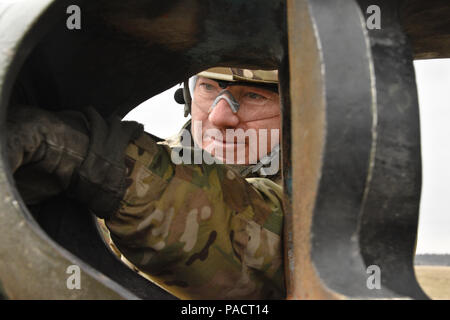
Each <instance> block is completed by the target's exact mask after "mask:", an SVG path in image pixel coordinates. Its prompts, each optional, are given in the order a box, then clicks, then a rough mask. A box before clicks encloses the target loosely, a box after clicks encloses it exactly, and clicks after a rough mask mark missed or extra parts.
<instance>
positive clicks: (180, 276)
mask: <svg viewBox="0 0 450 320" xmlns="http://www.w3.org/2000/svg"><path fill="white" fill-rule="evenodd" d="M126 166H127V168H128V173H127V175H128V176H127V185H128V188H127V191H126V194H125V197H124V198H123V200H122V203H121V206H120V209H119V210H118V211H117V212H116V213H115V214H114V215H113V216H112V217H111V218H109V219H108V220H107V221H106V225H107V227H108V229H109V231H110V233H111V238H112V240H113V242H114V244H115V245H116V246H117V248H118V249H119V250H120V251H121V253H122V254H123V255H124V256H125V257H126V259H127V260H128V261H130V262H131V263H132V264H133V265H134V266H136V267H137V269H138V270H140V272H142V273H144V274H145V275H146V276H147V277H148V278H150V279H151V280H152V281H154V282H155V283H156V284H158V285H160V286H161V287H163V288H164V289H166V290H167V291H169V292H171V293H172V294H174V295H175V296H177V297H179V298H182V299H282V298H284V295H285V290H284V276H283V275H284V270H283V260H282V256H283V255H282V247H281V241H280V236H281V234H282V221H283V219H282V218H283V216H282V207H281V200H280V197H281V187H280V186H279V185H277V184H275V183H274V182H272V181H270V180H269V179H265V178H252V179H247V180H248V181H247V180H246V179H244V178H242V177H240V176H239V175H238V174H237V173H236V172H235V171H233V170H232V169H231V168H229V167H227V166H226V165H220V164H212V165H195V164H193V165H188V164H179V165H174V164H173V162H172V161H171V149H170V148H169V147H168V146H164V145H159V144H156V143H155V141H154V140H153V139H152V138H151V137H150V136H149V135H143V136H141V138H139V139H138V140H137V141H135V142H134V143H132V144H130V145H129V146H128V148H127V151H126Z"/></svg>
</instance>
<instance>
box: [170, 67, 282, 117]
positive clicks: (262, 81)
mask: <svg viewBox="0 0 450 320" xmlns="http://www.w3.org/2000/svg"><path fill="white" fill-rule="evenodd" d="M199 76H201V77H206V78H209V79H213V80H216V81H217V82H219V85H220V86H221V87H223V88H225V87H227V86H230V85H252V86H259V87H264V88H265V89H269V90H272V91H275V92H278V70H251V69H241V68H227V67H215V68H210V69H207V70H205V71H202V72H200V73H198V74H196V75H195V76H193V77H191V78H189V79H188V80H187V81H185V82H184V86H183V88H180V89H178V90H177V91H176V92H175V101H177V102H178V103H180V104H184V116H185V117H187V116H188V115H189V114H190V113H191V103H192V96H193V90H194V87H195V83H196V81H197V79H198V77H199Z"/></svg>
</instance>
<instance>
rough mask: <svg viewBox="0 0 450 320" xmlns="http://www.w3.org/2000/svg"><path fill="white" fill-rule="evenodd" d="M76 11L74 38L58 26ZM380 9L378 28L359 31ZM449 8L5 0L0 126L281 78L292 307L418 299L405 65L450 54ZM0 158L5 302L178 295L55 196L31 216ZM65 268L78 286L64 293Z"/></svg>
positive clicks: (413, 109) (415, 141)
mask: <svg viewBox="0 0 450 320" xmlns="http://www.w3.org/2000/svg"><path fill="white" fill-rule="evenodd" d="M74 4H75V5H78V6H79V7H80V8H81V23H82V24H81V29H79V30H77V29H75V30H70V29H68V28H67V26H66V20H67V18H68V14H67V12H66V9H67V7H68V6H69V5H74ZM374 4H376V5H378V6H379V8H380V9H381V14H382V16H381V17H382V20H381V29H379V30H378V29H374V30H370V29H368V28H366V25H365V21H366V18H367V16H366V8H367V7H368V6H369V5H374ZM436 6H439V7H440V10H436ZM449 12H450V9H449V5H448V4H447V3H446V1H437V0H436V1H417V0H405V1H386V0H378V1H371V2H370V3H369V2H368V1H364V0H360V1H354V0H287V1H284V0H270V1H262V0H246V1H232V0H217V1H202V0H176V1H166V2H161V1H152V0H133V1H127V2H124V1H119V0H97V1H70V2H69V1H65V0H35V1H32V2H26V3H25V2H8V3H6V4H1V5H0V49H1V51H0V130H1V132H2V136H4V135H5V127H4V119H5V115H6V113H7V110H8V108H9V107H10V106H12V105H14V103H17V102H20V103H27V104H32V105H35V106H37V107H41V108H46V109H50V110H58V109H76V108H81V107H84V106H86V105H92V106H94V107H95V108H97V110H99V111H100V112H101V113H102V114H103V115H104V116H109V115H112V114H117V115H120V116H124V115H125V114H126V113H127V112H128V111H130V110H131V109H132V108H134V107H135V106H136V105H138V104H139V103H141V102H143V101H144V100H146V99H148V98H150V97H151V96H153V95H156V94H158V93H160V92H162V91H164V90H165V89H168V88H170V87H171V86H173V85H175V84H176V83H180V82H182V81H184V80H185V79H186V78H187V77H188V76H190V75H193V74H195V73H197V72H199V71H201V70H204V69H206V68H209V67H212V66H220V65H222V66H239V67H246V68H267V69H274V68H279V70H280V80H281V92H282V104H283V146H282V149H283V176H284V188H285V193H286V199H285V214H286V219H285V249H286V252H285V254H286V264H285V265H286V278H287V288H288V292H287V297H288V298H290V299H303V298H310V299H320V298H326V299H328V298H339V299H340V298H364V299H368V298H369V299H370V298H408V299H409V298H413V299H426V298H427V297H426V295H425V294H424V293H423V291H422V290H421V288H420V286H419V285H418V284H417V281H416V279H415V275H414V270H413V256H414V244H415V238H416V232H417V221H418V206H419V201H420V187H421V181H420V178H421V168H420V139H419V138H420V134H419V115H418V105H417V93H416V87H415V79H414V70H413V65H412V61H413V58H414V57H450V49H449V48H450V44H449V40H448V39H449V38H450V29H449V27H448V24H439V21H442V19H441V20H439V19H438V17H439V16H441V17H444V18H445V17H448V16H449V15H446V13H449ZM430 15H431V16H433V17H434V19H430V18H429V17H430ZM417 19H419V20H417ZM420 19H422V20H420ZM421 21H424V24H423V25H422V28H420V30H419V29H418V28H417V24H418V23H420V22H421ZM426 22H428V23H426ZM405 31H406V33H405ZM442 40H445V41H442ZM411 44H412V46H411ZM180 112H181V111H180ZM6 134H7V133H6ZM1 153H2V159H1V161H0V193H1V195H2V201H1V202H0V221H1V223H0V282H1V284H2V287H3V290H4V291H5V293H6V294H7V295H8V297H10V298H23V299H27V298H31V299H33V298H44V299H80V298H81V299H96V298H101V299H116V298H125V299H172V298H173V297H172V296H171V295H170V294H168V293H166V292H164V291H163V290H162V289H160V288H159V287H157V286H155V285H153V284H151V283H149V282H148V281H146V280H145V279H143V278H141V277H140V276H138V275H137V274H135V273H134V272H132V271H131V270H129V269H128V268H127V267H125V266H124V265H123V264H121V262H120V261H118V260H116V259H115V257H114V256H112V254H111V253H109V251H108V250H107V249H106V247H105V246H104V245H103V243H102V242H101V240H100V237H99V235H98V232H97V230H96V229H95V226H94V223H93V221H92V217H91V216H90V215H89V214H88V212H87V210H86V208H84V207H83V206H81V205H80V204H78V203H76V202H73V201H69V200H68V199H64V198H63V197H58V198H55V199H52V200H50V201H48V202H47V203H45V204H42V205H39V206H36V207H30V208H26V207H25V205H24V204H23V203H22V201H21V199H20V195H19V194H18V193H17V190H16V189H15V187H14V180H13V177H12V176H11V173H10V172H9V171H8V167H7V166H6V163H5V161H4V159H5V148H4V145H3V144H2V147H1ZM72 264H77V265H79V266H80V267H81V269H82V283H83V288H82V290H68V289H67V286H66V280H67V277H68V275H67V273H66V269H67V267H68V266H69V265H72ZM371 265H377V266H379V268H380V269H381V272H382V277H381V279H382V288H381V289H380V290H370V289H369V288H368V287H367V285H366V282H367V277H368V274H367V268H368V267H369V266H371Z"/></svg>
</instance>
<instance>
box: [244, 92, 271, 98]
mask: <svg viewBox="0 0 450 320" xmlns="http://www.w3.org/2000/svg"><path fill="white" fill-rule="evenodd" d="M247 97H249V98H250V99H255V100H265V99H267V98H266V97H264V96H262V95H260V94H257V93H254V92H249V93H247Z"/></svg>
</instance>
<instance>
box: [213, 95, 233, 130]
mask: <svg viewBox="0 0 450 320" xmlns="http://www.w3.org/2000/svg"><path fill="white" fill-rule="evenodd" d="M208 119H209V121H210V122H211V123H212V124H213V125H214V126H216V127H224V128H228V127H236V126H237V125H238V124H239V117H238V116H237V114H235V113H234V112H233V110H232V109H231V107H230V105H229V104H228V102H227V101H226V100H225V99H220V100H219V102H218V103H217V104H216V106H215V107H214V108H213V109H212V110H211V112H210V113H209V116H208Z"/></svg>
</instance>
